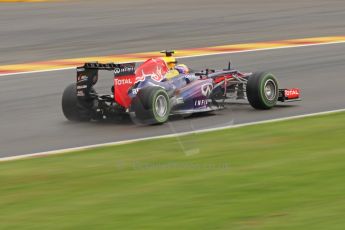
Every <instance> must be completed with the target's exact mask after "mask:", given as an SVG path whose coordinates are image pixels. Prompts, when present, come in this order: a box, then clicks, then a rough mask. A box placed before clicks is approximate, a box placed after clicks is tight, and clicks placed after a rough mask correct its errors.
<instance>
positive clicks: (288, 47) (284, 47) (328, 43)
mask: <svg viewBox="0 0 345 230" xmlns="http://www.w3.org/2000/svg"><path fill="white" fill-rule="evenodd" d="M343 43H345V41H337V42H325V43H315V44H305V45H291V46H282V47H272V48H258V49H250V50H239V51H228V52H218V53H210V54H196V55H189V56H182V57H177V58H178V59H183V58H193V57H206V56H214V55H225V54H236V53H250V52H257V51H269V50H280V49H291V48H303V47H310V46H323V45H334V44H343ZM177 51H178V50H177ZM95 61H96V60H95ZM133 62H135V63H138V62H142V61H133ZM117 63H119V64H121V63H124V62H117ZM24 64H25V63H24ZM76 67H77V66H72V67H65V68H58V69H48V70H36V71H27V72H18V73H6V74H0V77H3V76H12V75H23V74H35V73H45V72H54V71H62V70H71V69H75V68H76Z"/></svg>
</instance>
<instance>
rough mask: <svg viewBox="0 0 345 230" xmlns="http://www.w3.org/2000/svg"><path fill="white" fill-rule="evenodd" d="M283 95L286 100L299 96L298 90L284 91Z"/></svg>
mask: <svg viewBox="0 0 345 230" xmlns="http://www.w3.org/2000/svg"><path fill="white" fill-rule="evenodd" d="M284 93H285V96H286V97H288V98H295V97H298V96H299V89H286V90H285V91H284Z"/></svg>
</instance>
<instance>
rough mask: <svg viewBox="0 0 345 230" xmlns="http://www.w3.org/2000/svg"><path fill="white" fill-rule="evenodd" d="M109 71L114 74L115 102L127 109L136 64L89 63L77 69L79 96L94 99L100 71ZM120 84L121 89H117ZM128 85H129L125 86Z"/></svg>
mask: <svg viewBox="0 0 345 230" xmlns="http://www.w3.org/2000/svg"><path fill="white" fill-rule="evenodd" d="M99 70H107V71H113V72H114V91H117V92H114V95H115V97H114V98H115V101H116V102H117V103H119V104H120V105H122V106H124V107H127V106H128V103H129V99H128V98H127V97H128V96H127V91H128V88H129V87H131V86H132V82H133V84H134V79H133V78H135V63H123V64H116V63H106V64H103V63H98V62H89V63H85V64H84V65H83V66H79V67H77V79H76V81H77V96H78V97H92V96H93V95H92V87H93V86H94V85H95V84H96V83H97V81H98V71H99ZM118 83H122V84H120V85H121V87H117V85H119V84H118ZM124 83H128V84H124Z"/></svg>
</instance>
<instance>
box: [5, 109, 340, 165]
mask: <svg viewBox="0 0 345 230" xmlns="http://www.w3.org/2000/svg"><path fill="white" fill-rule="evenodd" d="M338 112H345V109H337V110H330V111H324V112H317V113H309V114H303V115H296V116H290V117H282V118H276V119H271V120H264V121H256V122H249V123H243V124H238V125H228V126H224V127H218V128H209V129H201V130H195V131H189V132H182V133H174V134H167V135H161V136H153V137H145V138H138V139H132V140H125V141H116V142H108V143H103V144H96V145H86V146H80V147H75V148H67V149H58V150H52V151H47V152H39V153H32V154H27V155H20V156H11V157H3V158H0V162H5V161H13V160H20V159H26V158H33V157H44V156H50V155H57V154H63V153H70V152H76V151H81V150H92V149H95V148H99V147H108V146H116V145H124V144H130V143H135V142H140V141H146V140H157V139H162V138H169V137H170V138H171V137H180V136H185V135H189V134H199V133H206V132H212V131H220V130H224V129H234V128H240V127H246V126H252V125H259V124H266V123H272V122H279V121H288V120H295V119H298V118H304V117H314V116H318V115H327V114H332V113H338Z"/></svg>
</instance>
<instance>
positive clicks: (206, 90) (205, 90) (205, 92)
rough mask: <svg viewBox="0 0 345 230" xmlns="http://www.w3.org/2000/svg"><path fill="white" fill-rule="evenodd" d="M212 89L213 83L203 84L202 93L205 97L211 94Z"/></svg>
mask: <svg viewBox="0 0 345 230" xmlns="http://www.w3.org/2000/svg"><path fill="white" fill-rule="evenodd" d="M212 90H213V85H212V84H211V83H207V84H203V85H202V86H201V93H202V95H204V96H205V97H208V96H210V94H211V92H212Z"/></svg>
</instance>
